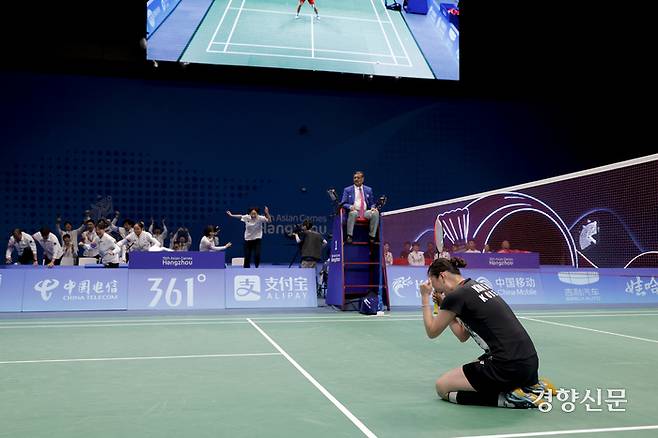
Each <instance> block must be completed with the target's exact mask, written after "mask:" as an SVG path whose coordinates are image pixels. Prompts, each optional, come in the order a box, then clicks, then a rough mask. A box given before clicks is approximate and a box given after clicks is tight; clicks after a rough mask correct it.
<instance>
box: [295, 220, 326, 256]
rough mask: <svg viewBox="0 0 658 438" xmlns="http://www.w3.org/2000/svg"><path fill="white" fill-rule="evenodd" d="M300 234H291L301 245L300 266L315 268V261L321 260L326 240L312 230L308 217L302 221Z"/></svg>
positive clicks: (311, 223)
mask: <svg viewBox="0 0 658 438" xmlns="http://www.w3.org/2000/svg"><path fill="white" fill-rule="evenodd" d="M300 234H301V235H300ZM300 234H297V233H293V234H292V235H293V237H294V238H295V242H297V243H298V244H301V245H302V247H301V261H302V263H301V267H302V268H315V266H316V265H317V263H318V262H319V261H321V260H322V248H323V247H324V246H325V245H326V244H327V241H326V240H325V239H324V238H323V237H322V234H320V233H318V232H317V231H315V230H313V222H311V221H310V220H308V219H306V220H305V221H304V222H303V223H302V232H301V233H300Z"/></svg>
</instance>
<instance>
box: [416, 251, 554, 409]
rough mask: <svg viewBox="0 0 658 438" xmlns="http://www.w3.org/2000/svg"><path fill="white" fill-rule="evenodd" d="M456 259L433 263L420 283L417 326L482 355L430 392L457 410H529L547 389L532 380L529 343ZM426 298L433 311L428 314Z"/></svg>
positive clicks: (535, 361) (535, 364)
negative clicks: (449, 335) (470, 343)
mask: <svg viewBox="0 0 658 438" xmlns="http://www.w3.org/2000/svg"><path fill="white" fill-rule="evenodd" d="M463 267H466V262H464V260H462V259H460V258H451V259H450V260H448V259H437V260H434V262H433V263H432V264H431V265H430V267H429V269H428V271H427V273H428V277H429V279H428V280H427V281H426V282H423V283H421V285H420V292H421V299H422V306H423V322H424V324H425V331H426V332H427V336H429V337H430V338H436V337H437V336H439V335H440V334H441V333H443V331H444V330H445V329H446V328H447V327H450V330H451V331H452V332H453V334H454V335H455V336H456V337H457V338H458V339H459V340H460V341H461V342H466V341H467V340H468V339H469V338H470V337H472V338H473V339H474V340H475V341H476V342H477V343H478V345H479V346H480V347H481V348H483V349H484V350H485V353H484V354H483V355H482V356H480V357H479V358H478V359H477V360H476V361H475V362H471V363H467V364H465V365H463V366H461V367H458V368H454V369H452V370H450V371H448V372H446V373H445V374H443V375H442V376H441V377H439V378H438V379H437V381H436V392H437V393H438V394H439V396H440V397H441V398H442V399H444V400H447V401H450V402H452V403H457V404H463V405H480V406H499V407H507V408H535V407H538V406H539V405H541V404H542V403H543V397H542V396H543V395H544V394H546V395H547V394H548V391H552V392H553V394H555V393H556V391H555V388H554V387H553V385H552V384H551V383H550V382H549V381H548V380H545V379H542V380H540V379H539V377H538V374H537V372H538V368H539V358H538V357H537V351H536V350H535V346H534V344H533V343H532V339H530V336H529V335H528V333H527V332H526V331H525V329H524V328H523V326H522V325H521V323H520V322H519V320H518V319H517V318H516V316H515V315H514V312H512V309H510V307H509V306H508V305H507V303H505V301H504V300H503V299H502V298H501V297H500V296H499V295H498V294H497V293H496V292H495V291H493V290H492V289H491V288H490V287H489V286H487V285H486V284H483V283H478V282H477V281H474V280H471V279H465V278H464V277H462V275H461V272H460V271H459V268H463ZM430 295H432V297H433V299H434V301H435V302H436V303H437V304H438V305H439V311H438V312H437V313H436V315H433V314H432V306H433V304H432V303H430Z"/></svg>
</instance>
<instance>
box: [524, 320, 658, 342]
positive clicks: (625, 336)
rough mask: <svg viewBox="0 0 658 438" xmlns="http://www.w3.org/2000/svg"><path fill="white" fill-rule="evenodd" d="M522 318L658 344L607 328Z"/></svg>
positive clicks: (654, 340) (653, 340) (651, 340)
mask: <svg viewBox="0 0 658 438" xmlns="http://www.w3.org/2000/svg"><path fill="white" fill-rule="evenodd" d="M520 318H522V319H525V320H527V321H535V322H541V323H544V324H551V325H557V326H560V327H568V328H575V329H579V330H587V331H588V332H595V333H603V334H605V335H612V336H619V337H621V338H628V339H636V340H638V341H644V342H652V343H654V344H658V340H656V339H649V338H640V337H638V336H630V335H623V334H621V333H614V332H608V331H605V330H596V329H592V328H587V327H581V326H579V325H571V324H562V323H560V322H553V321H544V320H541V319H535V318H528V317H527V316H521V317H520Z"/></svg>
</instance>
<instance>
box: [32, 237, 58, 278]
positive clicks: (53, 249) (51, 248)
mask: <svg viewBox="0 0 658 438" xmlns="http://www.w3.org/2000/svg"><path fill="white" fill-rule="evenodd" d="M32 238H33V239H34V241H35V242H37V243H38V244H39V246H41V248H42V249H43V264H44V265H46V266H48V267H49V268H52V267H53V266H55V265H59V263H60V261H61V258H62V254H63V253H64V251H62V245H60V244H59V240H57V237H55V235H54V234H53V233H51V232H50V228H48V227H42V228H41V230H40V231H38V232H36V233H34V234H33V235H32Z"/></svg>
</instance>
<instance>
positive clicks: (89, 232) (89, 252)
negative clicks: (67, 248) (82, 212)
mask: <svg viewBox="0 0 658 438" xmlns="http://www.w3.org/2000/svg"><path fill="white" fill-rule="evenodd" d="M85 226H86V227H87V228H86V229H85V230H84V231H83V232H82V233H81V234H80V243H82V245H80V246H82V247H83V248H84V251H83V252H82V256H83V257H94V258H98V250H97V249H96V248H95V247H93V246H91V245H90V244H91V243H92V242H93V241H94V239H95V238H96V224H94V221H92V220H91V219H89V220H87V222H85ZM85 245H87V246H85Z"/></svg>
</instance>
